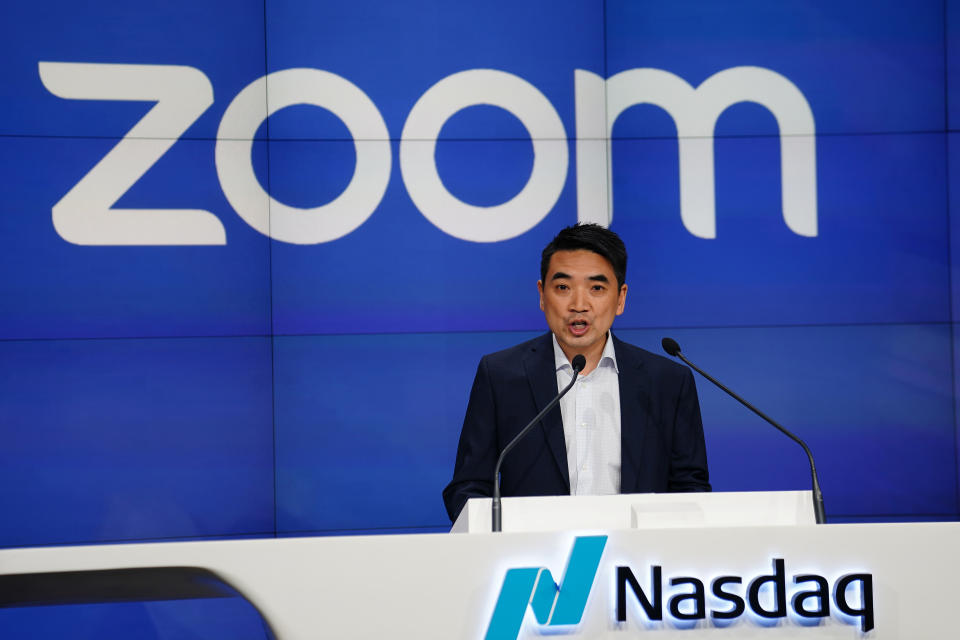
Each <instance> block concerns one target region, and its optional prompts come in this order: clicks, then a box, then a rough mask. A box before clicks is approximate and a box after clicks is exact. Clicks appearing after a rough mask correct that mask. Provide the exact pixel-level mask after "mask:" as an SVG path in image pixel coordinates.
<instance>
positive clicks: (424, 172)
mask: <svg viewBox="0 0 960 640" xmlns="http://www.w3.org/2000/svg"><path fill="white" fill-rule="evenodd" d="M480 104H488V105H493V106H496V107H500V108H501V109H505V110H507V111H509V112H510V113H511V114H513V115H514V116H516V117H517V119H519V120H520V122H522V123H523V126H524V127H526V129H527V133H529V134H530V139H531V141H532V143H533V170H532V171H531V172H530V178H529V179H528V180H527V183H526V185H525V186H524V187H523V189H522V190H521V191H520V193H518V194H517V195H515V196H514V197H513V198H511V199H510V200H508V201H507V202H504V203H502V204H498V205H494V206H490V207H481V206H475V205H471V204H467V203H465V202H463V201H462V200H460V199H459V198H457V197H456V196H454V195H453V194H451V193H450V192H449V191H448V190H447V188H446V187H445V186H444V184H443V182H442V181H441V180H440V174H439V173H438V172H437V164H436V158H435V153H436V148H437V137H438V136H439V135H440V130H441V129H442V128H443V125H444V123H446V121H447V120H449V119H450V117H451V116H453V115H454V114H455V113H457V112H458V111H460V110H461V109H464V108H466V107H470V106H473V105H480ZM567 155H568V154H567V134H566V131H565V130H564V128H563V123H562V122H561V121H560V116H559V115H557V112H556V110H555V109H554V108H553V105H552V104H550V101H549V100H547V98H546V96H544V95H543V94H542V93H541V92H540V91H539V90H538V89H537V88H536V87H534V86H533V85H532V84H530V83H529V82H527V81H526V80H524V79H523V78H520V77H517V76H515V75H513V74H510V73H505V72H503V71H495V70H493V69H471V70H469V71H461V72H460V73H455V74H453V75H450V76H447V77H446V78H444V79H443V80H441V81H440V82H438V83H437V84H435V85H433V86H432V87H430V88H429V89H428V90H427V92H426V93H424V94H423V95H422V96H421V97H420V99H419V100H418V101H417V103H416V104H415V105H413V109H411V110H410V115H409V116H408V117H407V121H406V124H404V127H403V134H402V135H401V142H400V171H401V172H402V173H403V181H404V184H405V185H406V187H407V192H408V193H409V194H410V198H411V199H412V200H413V203H414V204H415V205H416V206H417V208H418V209H419V210H420V212H421V213H422V214H423V215H424V216H425V217H426V218H427V219H428V220H430V222H432V223H433V224H435V225H436V226H437V227H439V228H440V229H441V230H443V231H444V232H446V233H448V234H450V235H452V236H454V237H456V238H461V239H463V240H471V241H473V242H500V241H502V240H508V239H510V238H513V237H516V236H519V235H520V234H522V233H525V232H527V231H529V230H530V229H532V228H533V227H535V226H536V225H537V223H539V222H540V221H541V220H543V218H544V217H546V215H547V214H548V213H550V210H551V209H552V208H553V205H555V204H556V203H557V199H559V197H560V192H561V191H562V190H563V184H564V182H565V181H566V178H567Z"/></svg>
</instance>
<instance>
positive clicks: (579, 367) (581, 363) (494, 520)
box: [490, 354, 587, 531]
mask: <svg viewBox="0 0 960 640" xmlns="http://www.w3.org/2000/svg"><path fill="white" fill-rule="evenodd" d="M570 365H571V366H572V367H573V379H572V380H571V381H570V384H568V385H567V386H565V387H564V388H563V390H562V391H561V392H560V393H558V394H557V397H556V398H554V399H553V400H551V401H550V404H548V405H547V406H545V407H544V408H543V411H541V412H540V413H538V414H537V417H535V418H534V419H533V420H531V421H530V424H528V425H527V426H525V427H524V428H523V429H521V430H520V433H518V434H517V435H516V437H515V438H514V439H513V440H511V441H510V442H509V443H508V444H507V446H505V447H504V448H503V451H501V452H500V457H499V458H497V466H496V467H494V469H493V501H492V502H491V503H490V525H491V527H490V528H491V531H500V525H501V517H502V513H501V511H500V465H501V464H503V459H504V458H505V457H506V456H507V454H508V453H510V450H511V449H513V447H514V446H515V445H516V444H517V443H518V442H520V440H521V439H522V438H523V436H525V435H527V433H528V432H529V431H530V430H531V429H533V427H534V425H535V424H537V423H538V422H540V419H541V418H543V416H545V415H547V412H548V411H550V409H553V408H554V407H555V406H556V405H557V403H558V402H560V398H562V397H563V396H565V395H566V394H567V391H570V389H571V388H572V387H573V385H574V384H575V383H576V381H577V376H579V375H580V372H581V371H583V368H584V367H586V366H587V359H586V358H584V357H583V356H582V355H580V354H577V355H575V356H573V362H571V363H570Z"/></svg>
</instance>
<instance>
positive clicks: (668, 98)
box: [39, 62, 817, 245]
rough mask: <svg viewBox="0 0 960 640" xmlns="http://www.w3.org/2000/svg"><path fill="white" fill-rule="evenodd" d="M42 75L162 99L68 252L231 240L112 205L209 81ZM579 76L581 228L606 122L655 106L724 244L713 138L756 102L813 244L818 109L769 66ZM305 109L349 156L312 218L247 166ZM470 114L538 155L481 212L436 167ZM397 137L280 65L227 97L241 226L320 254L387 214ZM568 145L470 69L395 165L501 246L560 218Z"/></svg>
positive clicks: (437, 218)
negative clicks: (488, 115) (262, 144)
mask: <svg viewBox="0 0 960 640" xmlns="http://www.w3.org/2000/svg"><path fill="white" fill-rule="evenodd" d="M39 73H40V79H41V81H42V82H43V85H44V86H45V87H46V88H47V90H48V91H50V92H51V93H53V94H54V95H56V96H59V97H61V98H65V99H68V100H129V101H143V102H153V103H155V104H154V106H153V107H152V108H151V109H150V110H149V111H148V112H147V113H146V115H144V116H143V118H141V119H140V121H139V122H137V124H136V125H134V126H133V128H132V129H130V130H129V131H128V132H126V134H125V135H124V137H123V138H122V139H121V140H120V141H119V142H118V143H117V144H116V146H114V147H113V148H112V149H111V150H110V151H109V152H108V153H107V154H106V155H105V156H104V157H103V158H101V159H100V161H99V162H98V163H97V164H96V165H95V166H94V167H93V168H92V169H91V170H90V171H89V172H87V174H86V175H84V176H81V177H79V179H78V181H77V182H76V184H74V186H73V187H72V188H71V189H70V190H69V191H68V192H67V193H66V194H64V195H63V196H62V197H61V198H60V200H59V201H58V202H57V203H56V204H55V205H54V206H53V210H52V216H53V225H54V228H55V229H56V231H57V233H58V234H59V235H60V236H61V237H62V238H63V239H64V240H66V241H68V242H72V243H74V244H80V245H222V244H226V243H227V238H226V231H225V228H224V226H223V223H222V221H221V220H220V219H219V218H218V217H217V216H216V215H215V214H214V213H212V212H210V211H205V210H202V209H115V208H114V205H115V204H116V203H117V201H119V200H120V198H121V197H123V195H124V194H125V193H126V192H127V191H128V190H129V189H130V188H131V187H132V186H133V185H134V184H135V183H136V182H137V181H139V180H140V178H142V177H143V175H144V174H146V172H147V171H149V170H150V168H151V167H152V166H153V165H154V164H156V162H157V161H158V160H160V158H161V157H163V155H164V154H166V153H167V151H169V149H170V148H171V147H172V146H173V145H174V144H175V143H176V142H177V141H178V140H179V139H180V136H182V135H183V134H184V132H185V131H186V130H187V129H188V128H189V127H190V126H191V125H192V124H193V123H194V122H195V121H196V120H197V118H199V117H200V115H201V114H203V113H204V112H205V111H206V110H207V109H208V108H209V107H210V106H211V105H212V104H213V102H214V95H213V86H212V85H211V83H210V80H209V79H208V78H207V76H206V75H205V74H204V73H203V72H202V71H200V70H199V69H197V68H195V67H188V66H178V65H134V64H94V63H73V62H40V63H39ZM573 75H574V77H573V89H574V93H575V121H576V132H575V135H576V156H577V158H576V167H575V171H576V185H577V218H578V220H579V221H580V222H596V223H599V224H602V225H604V226H607V225H609V224H610V222H611V221H612V218H613V211H612V204H611V202H612V195H611V192H612V188H613V186H612V184H611V180H610V175H611V170H610V167H611V154H610V146H611V145H610V137H611V133H612V131H613V125H614V123H615V122H616V120H617V118H618V117H619V116H620V114H621V113H623V112H624V111H625V110H626V109H628V108H629V107H632V106H634V105H638V104H644V103H646V104H653V105H656V106H658V107H661V108H663V109H664V110H665V111H666V112H667V113H668V114H669V115H670V116H671V118H673V120H674V122H675V123H676V127H677V135H678V145H679V178H680V217H681V221H682V222H683V225H684V227H685V228H686V229H687V231H689V232H690V233H691V234H692V235H694V236H697V237H700V238H707V239H709V238H715V237H716V213H715V205H714V198H715V195H714V194H715V188H714V174H715V167H714V150H713V132H714V128H715V126H716V123H717V119H718V118H719V117H720V114H721V113H722V112H723V111H724V110H726V109H727V108H728V107H730V106H732V105H734V104H737V103H740V102H754V103H757V104H760V105H761V106H763V107H765V108H766V109H767V110H769V111H770V112H771V113H772V114H773V115H774V117H775V118H776V121H777V127H778V130H779V140H780V164H781V194H782V209H783V210H782V215H783V219H784V222H785V224H786V226H787V227H788V228H789V229H790V230H791V231H792V232H793V233H795V234H797V235H801V236H807V237H813V236H816V235H817V181H816V127H815V125H814V118H813V112H812V111H811V109H810V105H809V103H808V102H807V100H806V98H805V97H804V95H803V93H802V92H801V91H800V89H798V88H797V86H796V85H794V84H793V83H792V82H791V81H790V80H789V79H787V78H786V77H784V76H783V75H781V74H779V73H777V72H775V71H772V70H770V69H764V68H762V67H753V66H742V67H733V68H730V69H725V70H722V71H719V72H718V73H715V74H714V75H712V76H710V77H709V78H707V79H706V80H705V81H704V82H703V83H701V84H700V86H699V87H696V88H694V87H693V86H691V85H690V84H689V83H688V82H687V81H685V80H684V79H682V78H680V77H679V76H677V75H675V74H673V73H670V72H668V71H664V70H661V69H650V68H639V69H628V70H626V71H622V72H620V73H617V74H616V75H614V76H612V77H610V78H607V79H604V78H602V77H600V76H598V75H596V74H594V73H591V72H589V71H584V70H581V69H576V70H574V74H573ZM268 84H269V87H270V90H269V91H267V86H268ZM301 104H303V105H313V106H317V107H321V108H323V109H326V110H328V111H330V112H331V113H333V114H334V115H335V116H337V117H338V118H339V119H340V120H341V121H342V122H343V123H344V125H346V127H347V129H348V130H349V132H350V135H351V137H352V138H353V143H354V149H355V152H356V164H355V167H354V172H353V177H352V178H351V180H350V183H349V184H348V185H347V186H346V187H345V188H344V190H343V192H342V193H340V194H339V195H338V196H337V197H336V198H334V199H333V200H332V201H331V202H328V203H326V204H323V205H319V206H316V207H307V208H304V207H295V206H291V205H288V204H286V203H283V202H280V201H279V200H277V199H276V198H274V197H273V196H272V195H271V194H270V193H268V192H267V191H266V190H265V189H264V188H263V186H262V185H261V184H260V182H259V180H258V179H257V176H256V174H255V172H254V169H253V165H252V161H251V153H252V148H253V139H254V135H255V133H256V131H257V129H258V128H259V127H260V125H261V124H262V122H263V120H264V119H265V118H267V117H269V116H270V115H271V114H273V113H276V112H277V111H278V110H280V109H283V108H286V107H290V106H293V105H301ZM264 105H266V109H265V110H264ZM475 105H490V106H494V107H498V108H501V109H504V110H505V111H507V112H509V113H510V114H512V115H513V116H515V117H516V118H517V119H518V120H519V121H520V122H521V123H522V124H523V126H524V127H525V128H526V130H527V133H528V134H529V136H530V141H531V144H532V146H533V167H532V169H531V172H530V176H529V178H528V179H527V181H526V184H525V185H524V186H523V188H522V189H521V190H520V192H519V193H517V194H516V195H514V196H513V197H511V198H510V199H509V200H507V201H506V202H502V203H499V204H494V205H490V206H476V205H472V204H469V203H467V202H464V201H463V200H461V199H459V198H458V197H457V196H455V195H454V194H452V193H451V192H450V191H449V190H448V189H447V187H446V186H445V185H444V184H443V181H442V180H441V179H440V174H439V172H438V170H437V164H436V146H437V138H438V136H439V135H440V131H441V129H442V128H443V125H444V124H445V123H446V122H447V121H448V120H449V119H450V118H451V117H452V116H453V115H454V114H456V113H458V112H459V111H461V110H463V109H466V108H468V107H472V106H475ZM390 139H391V135H390V132H389V131H388V130H387V126H386V123H385V122H384V120H383V116H382V115H381V113H380V111H379V109H377V106H376V105H375V104H374V103H373V101H372V100H371V99H370V97H369V96H368V95H367V94H366V93H364V91H363V90H362V89H361V88H360V87H358V86H356V85H355V84H353V83H352V82H350V81H349V80H348V79H346V78H343V77H341V76H339V75H336V74H334V73H331V72H328V71H324V70H321V69H310V68H295V69H284V70H280V71H274V72H272V73H270V74H268V75H265V76H263V77H261V78H258V79H256V80H254V81H253V82H251V83H250V84H249V85H247V86H246V87H245V88H244V89H243V90H241V91H240V93H238V94H237V95H236V96H235V97H234V98H233V99H232V100H231V101H230V104H229V105H228V106H227V108H226V111H225V112H224V114H223V117H222V119H221V121H220V125H219V128H218V130H217V140H216V147H215V153H214V155H215V158H214V164H215V166H216V171H217V177H218V180H219V182H220V188H221V189H222V190H223V193H224V195H225V196H226V198H227V201H228V202H229V203H230V205H231V206H232V207H233V209H234V210H235V211H236V213H237V215H239V216H240V217H241V218H242V219H243V220H244V221H245V222H246V223H247V224H249V225H250V226H251V227H253V228H254V229H256V230H257V231H259V232H260V233H262V234H264V235H266V236H268V237H270V238H273V239H274V240H278V241H281V242H288V243H294V244H320V243H324V242H331V241H333V240H336V239H338V238H342V237H343V236H345V235H347V234H349V233H351V232H353V231H354V230H355V229H357V228H358V227H359V226H360V225H362V224H363V223H364V222H366V220H367V219H368V218H369V217H370V216H371V215H372V214H373V213H374V211H375V210H376V209H377V207H379V206H380V203H381V201H382V200H383V197H384V194H385V193H386V189H387V184H388V182H389V180H390V175H391V172H392V171H393V162H394V158H393V154H392V151H391V147H390ZM567 147H568V135H567V131H566V130H565V128H564V125H563V122H562V121H561V120H560V116H559V115H558V114H557V111H556V109H555V108H554V107H553V105H552V104H551V102H550V100H548V99H547V97H546V96H544V95H543V93H542V92H541V91H540V90H539V89H537V88H536V87H535V86H534V85H532V84H530V83H529V82H527V81H526V80H524V79H523V78H521V77H519V76H517V75H515V74H511V73H507V72H505V71H499V70H494V69H468V70H466V71H461V72H458V73H454V74H451V75H449V76H447V77H445V78H442V79H441V80H440V81H438V82H437V83H436V84H434V85H433V86H432V87H430V88H429V89H427V91H426V92H425V93H424V94H423V95H422V96H421V97H420V99H419V100H417V102H416V103H415V104H414V106H413V108H412V109H411V110H410V113H409V114H408V116H407V119H406V121H405V123H404V126H403V131H402V132H401V134H400V151H399V158H398V160H399V165H400V172H401V174H402V176H403V183H404V186H405V187H406V191H407V193H408V194H409V196H410V199H411V200H412V201H413V204H414V205H415V206H416V207H417V209H418V210H419V211H420V213H422V214H423V216H424V217H426V218H427V219H428V220H430V222H432V223H433V224H434V225H435V226H436V227H437V228H439V229H440V230H442V231H443V232H445V233H447V234H449V235H451V236H454V237H456V238H460V239H462V240H467V241H471V242H500V241H504V240H508V239H510V238H514V237H516V236H519V235H521V234H523V233H525V232H527V231H529V230H530V229H532V228H533V227H535V226H536V225H537V224H538V223H539V222H540V221H541V220H543V218H545V217H546V216H547V214H549V213H550V211H551V210H552V209H553V207H554V205H555V204H556V203H557V200H558V199H559V197H560V193H561V191H562V190H563V187H564V184H565V183H566V180H567V173H568V165H569V158H568V149H567ZM170 187H171V188H175V185H170Z"/></svg>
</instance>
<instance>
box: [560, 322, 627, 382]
mask: <svg viewBox="0 0 960 640" xmlns="http://www.w3.org/2000/svg"><path fill="white" fill-rule="evenodd" d="M550 337H551V338H553V364H554V366H555V367H556V370H557V371H560V370H561V369H563V368H567V369H569V370H571V371H572V370H573V366H572V365H571V364H570V361H569V360H567V356H566V355H565V354H564V353H563V349H561V348H560V343H559V342H557V336H555V335H554V334H553V333H551V334H550ZM597 366H598V367H613V370H614V371H616V372H617V373H618V374H619V373H620V368H619V367H618V366H617V354H616V352H615V351H614V349H613V332H611V331H607V343H606V344H605V345H603V353H602V354H600V364H599V365H597Z"/></svg>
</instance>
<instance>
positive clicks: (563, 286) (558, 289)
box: [557, 284, 570, 291]
mask: <svg viewBox="0 0 960 640" xmlns="http://www.w3.org/2000/svg"><path fill="white" fill-rule="evenodd" d="M569 288H570V287H568V286H567V285H565V284H558V285H557V291H566V290H567V289H569Z"/></svg>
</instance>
